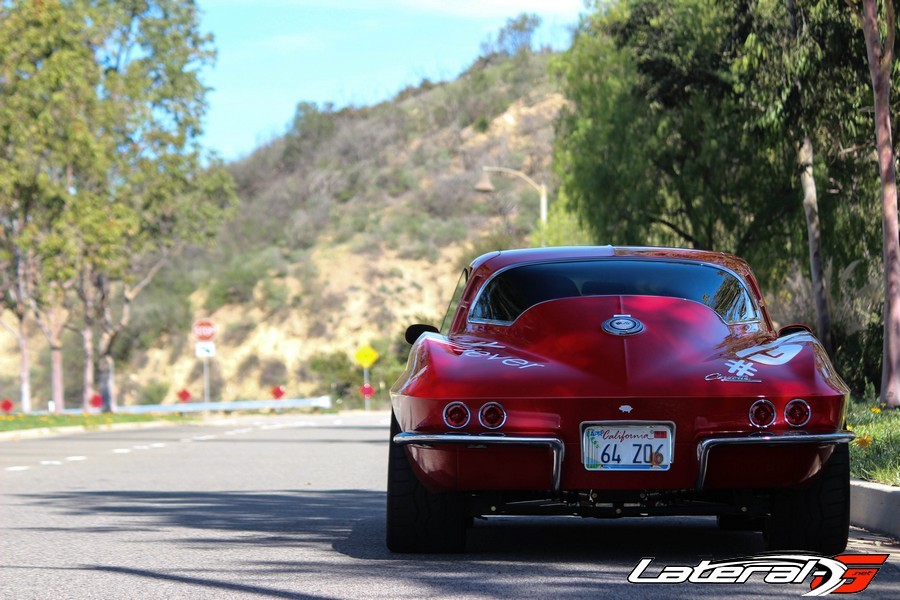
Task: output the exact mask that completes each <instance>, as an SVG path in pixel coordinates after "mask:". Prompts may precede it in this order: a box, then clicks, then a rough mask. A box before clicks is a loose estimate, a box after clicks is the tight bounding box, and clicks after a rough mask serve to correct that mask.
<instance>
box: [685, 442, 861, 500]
mask: <svg viewBox="0 0 900 600" xmlns="http://www.w3.org/2000/svg"><path fill="white" fill-rule="evenodd" d="M855 437H856V434H854V433H852V432H849V431H847V432H842V433H822V434H815V435H803V434H790V435H756V436H745V437H725V438H711V439H708V440H703V441H702V442H700V443H699V444H697V460H698V462H699V466H698V469H697V490H698V491H699V490H702V489H703V485H704V484H705V483H706V470H707V468H708V467H709V453H710V451H711V450H712V449H713V448H715V447H717V446H786V445H792V444H793V445H798V444H816V445H821V446H827V445H831V444H844V443H847V442H850V441H852V440H853V438H855Z"/></svg>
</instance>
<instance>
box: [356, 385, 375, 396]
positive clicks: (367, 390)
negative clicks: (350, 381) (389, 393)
mask: <svg viewBox="0 0 900 600" xmlns="http://www.w3.org/2000/svg"><path fill="white" fill-rule="evenodd" d="M359 393H360V394H362V397H363V398H365V399H366V400H368V399H369V398H371V397H372V396H373V395H374V394H375V388H373V387H372V386H371V385H370V384H368V383H364V384H362V385H361V386H359Z"/></svg>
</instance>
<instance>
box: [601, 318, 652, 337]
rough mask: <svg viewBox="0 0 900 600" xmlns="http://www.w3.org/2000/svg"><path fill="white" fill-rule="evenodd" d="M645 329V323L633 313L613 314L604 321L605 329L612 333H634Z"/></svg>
mask: <svg viewBox="0 0 900 600" xmlns="http://www.w3.org/2000/svg"><path fill="white" fill-rule="evenodd" d="M643 330H644V324H643V323H641V322H640V321H638V320H637V319H635V318H633V317H632V316H631V315H613V318H612V319H607V320H606V321H604V322H603V331H605V332H606V333H611V334H612V335H634V334H636V333H640V332H642V331H643Z"/></svg>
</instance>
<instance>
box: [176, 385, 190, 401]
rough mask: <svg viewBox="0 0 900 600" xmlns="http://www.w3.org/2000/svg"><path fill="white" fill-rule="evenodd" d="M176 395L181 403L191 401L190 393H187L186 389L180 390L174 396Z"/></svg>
mask: <svg viewBox="0 0 900 600" xmlns="http://www.w3.org/2000/svg"><path fill="white" fill-rule="evenodd" d="M176 395H177V396H178V399H179V400H180V401H181V402H187V401H188V400H190V399H191V393H190V392H189V391H187V390H186V389H184V388H181V389H180V390H179V391H178V394H176Z"/></svg>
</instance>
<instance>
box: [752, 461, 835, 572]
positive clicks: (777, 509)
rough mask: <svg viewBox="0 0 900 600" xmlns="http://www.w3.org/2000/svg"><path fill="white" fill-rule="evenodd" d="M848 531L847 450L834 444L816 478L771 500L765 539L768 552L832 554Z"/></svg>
mask: <svg viewBox="0 0 900 600" xmlns="http://www.w3.org/2000/svg"><path fill="white" fill-rule="evenodd" d="M849 532H850V450H849V447H848V446H847V444H837V445H836V446H835V447H834V452H832V454H831V458H829V459H828V462H827V463H825V466H824V467H822V472H821V473H820V475H819V477H818V479H816V481H815V482H814V483H813V484H812V485H811V486H809V487H807V488H805V489H801V490H787V491H785V492H783V493H781V494H778V495H777V496H774V497H773V498H772V511H771V515H770V516H769V518H768V519H767V520H766V528H765V532H764V533H765V536H766V541H767V542H768V548H769V549H770V550H808V551H812V552H818V553H820V554H826V555H835V554H839V553H841V552H843V551H844V549H845V548H846V547H847V538H848V535H849Z"/></svg>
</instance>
